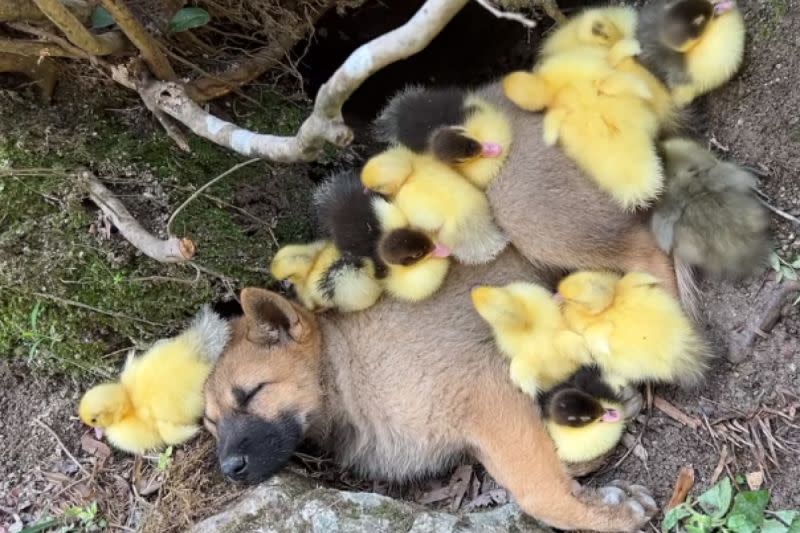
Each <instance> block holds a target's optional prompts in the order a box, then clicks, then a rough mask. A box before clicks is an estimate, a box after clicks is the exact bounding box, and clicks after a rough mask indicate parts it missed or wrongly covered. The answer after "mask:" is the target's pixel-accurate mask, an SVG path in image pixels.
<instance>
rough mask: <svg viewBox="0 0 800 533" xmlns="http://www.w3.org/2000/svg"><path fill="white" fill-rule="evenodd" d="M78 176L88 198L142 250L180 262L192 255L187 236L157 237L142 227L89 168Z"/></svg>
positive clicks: (166, 261) (148, 254)
mask: <svg viewBox="0 0 800 533" xmlns="http://www.w3.org/2000/svg"><path fill="white" fill-rule="evenodd" d="M80 177H81V178H82V179H84V180H86V188H87V190H88V191H89V197H90V198H91V199H92V201H93V202H94V203H95V204H97V206H98V207H99V208H100V209H101V210H102V211H103V213H104V214H105V215H106V216H107V217H108V218H109V220H110V221H111V223H112V224H114V226H116V227H117V229H118V230H119V232H120V233H121V234H122V236H123V237H125V239H127V241H128V242H130V243H131V244H132V245H133V246H134V247H136V248H137V249H138V250H140V251H141V252H142V253H143V254H145V255H146V256H148V257H151V258H152V259H155V260H156V261H160V262H162V263H182V262H184V261H188V260H190V259H191V258H192V257H193V256H194V252H195V245H194V242H192V241H191V239H187V238H179V237H169V238H168V239H159V238H158V237H156V236H154V235H153V234H151V233H150V232H148V231H147V230H146V229H144V228H143V227H142V225H141V224H139V222H137V221H136V219H135V218H133V215H131V214H130V212H129V211H128V210H127V209H126V208H125V206H124V205H122V202H120V201H119V200H118V199H117V198H116V197H115V196H114V195H113V194H112V193H111V191H109V190H108V189H107V188H106V186H105V185H103V184H102V183H100V181H99V180H98V179H97V178H95V177H94V176H92V175H91V174H90V173H89V172H84V173H82V174H81V176H80Z"/></svg>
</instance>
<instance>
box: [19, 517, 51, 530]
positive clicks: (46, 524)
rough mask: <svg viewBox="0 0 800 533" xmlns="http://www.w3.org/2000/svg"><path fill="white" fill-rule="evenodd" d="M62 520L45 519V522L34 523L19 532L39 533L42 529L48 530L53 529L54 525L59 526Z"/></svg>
mask: <svg viewBox="0 0 800 533" xmlns="http://www.w3.org/2000/svg"><path fill="white" fill-rule="evenodd" d="M59 523H60V522H59V521H58V520H55V519H52V520H45V521H44V522H39V523H36V524H33V525H32V526H28V527H26V528H25V529H23V530H21V531H20V532H19V533H39V532H40V531H46V530H48V529H51V528H52V527H54V526H57V525H58V524H59Z"/></svg>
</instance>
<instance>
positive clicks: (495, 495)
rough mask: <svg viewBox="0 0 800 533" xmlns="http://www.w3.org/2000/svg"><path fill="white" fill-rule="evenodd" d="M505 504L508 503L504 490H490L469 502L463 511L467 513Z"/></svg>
mask: <svg viewBox="0 0 800 533" xmlns="http://www.w3.org/2000/svg"><path fill="white" fill-rule="evenodd" d="M506 503H508V492H507V491H506V490H505V489H492V490H490V491H489V492H484V493H483V494H481V495H479V496H478V497H477V498H475V499H474V500H472V501H471V502H469V503H468V504H467V505H465V506H464V510H465V511H468V512H469V511H473V510H475V509H482V508H484V507H488V506H490V505H504V504H506Z"/></svg>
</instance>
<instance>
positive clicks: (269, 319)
mask: <svg viewBox="0 0 800 533" xmlns="http://www.w3.org/2000/svg"><path fill="white" fill-rule="evenodd" d="M241 300H242V310H243V311H244V315H245V318H246V320H247V340H249V341H250V342H253V343H255V344H279V343H282V342H286V341H287V340H293V341H295V342H299V341H301V340H303V339H304V338H305V336H306V335H307V334H308V332H309V325H308V324H307V323H306V321H307V320H308V318H307V317H306V316H304V315H303V314H302V313H301V312H300V311H299V310H298V309H297V308H296V307H295V306H294V305H293V304H292V303H291V302H290V301H289V300H287V299H286V298H284V297H283V296H280V295H279V294H277V293H274V292H271V291H267V290H264V289H257V288H254V287H248V288H245V289H242V294H241Z"/></svg>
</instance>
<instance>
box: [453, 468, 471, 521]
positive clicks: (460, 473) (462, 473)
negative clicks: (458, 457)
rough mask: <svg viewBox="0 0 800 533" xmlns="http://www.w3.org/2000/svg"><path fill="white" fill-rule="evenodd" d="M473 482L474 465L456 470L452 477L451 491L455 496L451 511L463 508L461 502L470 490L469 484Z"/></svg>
mask: <svg viewBox="0 0 800 533" xmlns="http://www.w3.org/2000/svg"><path fill="white" fill-rule="evenodd" d="M471 480H472V465H461V466H459V467H458V468H456V471H455V472H453V475H452V476H451V477H450V489H451V494H452V495H453V502H452V503H451V504H450V510H451V511H457V510H458V508H459V507H461V501H462V500H463V499H464V495H465V494H466V493H467V490H468V489H469V482H470V481H471Z"/></svg>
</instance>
